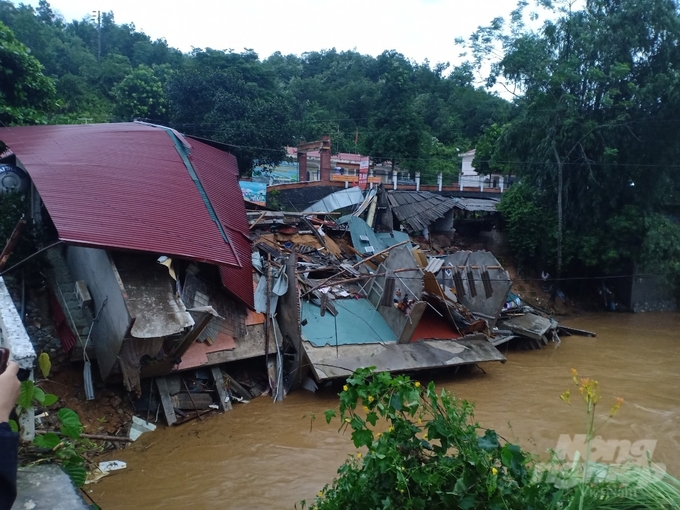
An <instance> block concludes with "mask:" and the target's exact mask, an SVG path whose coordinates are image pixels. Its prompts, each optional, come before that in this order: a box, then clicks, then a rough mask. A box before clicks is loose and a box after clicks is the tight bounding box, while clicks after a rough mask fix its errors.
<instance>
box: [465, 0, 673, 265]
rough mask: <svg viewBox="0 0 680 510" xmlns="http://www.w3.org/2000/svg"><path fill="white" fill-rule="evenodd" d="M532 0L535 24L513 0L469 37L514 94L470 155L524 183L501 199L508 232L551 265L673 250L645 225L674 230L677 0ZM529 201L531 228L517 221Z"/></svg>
mask: <svg viewBox="0 0 680 510" xmlns="http://www.w3.org/2000/svg"><path fill="white" fill-rule="evenodd" d="M541 4H542V6H543V7H545V8H547V9H548V13H549V17H548V20H547V21H545V22H544V23H543V24H542V25H541V26H540V28H538V29H535V30H533V29H529V28H528V25H525V24H524V20H525V17H526V16H525V14H524V9H525V8H526V7H527V5H528V4H527V2H524V1H521V2H520V3H519V5H518V8H517V10H516V11H515V12H513V14H512V16H511V18H510V20H509V22H507V23H506V22H505V21H504V20H502V19H496V20H494V22H493V23H492V24H491V25H490V26H488V27H484V28H481V29H480V30H479V31H478V32H476V33H475V34H474V35H473V36H472V38H471V40H470V46H471V49H472V51H473V54H474V56H475V58H476V61H477V63H478V64H480V65H481V63H482V62H484V61H487V59H492V60H493V59H495V58H496V55H497V54H498V49H499V48H502V52H503V53H502V58H501V59H500V61H496V63H495V64H494V65H493V66H492V72H491V74H490V76H489V83H490V84H491V83H496V82H497V81H501V82H504V83H505V84H506V86H507V87H508V88H510V89H513V90H516V91H517V92H518V93H520V94H521V95H518V96H517V97H516V99H515V101H514V104H513V112H512V118H511V121H510V122H507V123H505V124H504V125H499V126H492V128H490V129H489V130H487V132H486V133H485V135H484V136H483V137H482V140H481V141H480V146H479V151H480V152H479V154H478V155H477V161H476V164H477V165H478V166H479V167H480V168H482V169H485V168H486V167H493V168H495V169H500V170H504V171H508V172H514V173H516V174H517V175H518V176H520V178H521V180H522V182H523V183H524V184H525V186H526V187H527V188H526V189H524V190H523V191H521V192H520V191H518V192H517V193H514V194H513V193H511V194H508V195H507V196H506V197H505V198H504V202H505V203H504V204H503V210H504V212H505V213H506V217H507V218H508V219H509V231H510V238H511V242H512V243H513V245H514V248H515V250H516V251H517V252H518V253H520V255H521V257H522V258H524V259H525V260H533V261H534V262H537V263H541V264H547V265H549V266H551V267H553V268H554V267H556V266H557V265H558V264H559V260H560V258H561V261H562V267H563V269H565V270H566V271H567V272H568V273H571V274H576V273H579V274H582V273H583V272H588V271H591V272H596V273H599V274H603V273H609V274H617V273H618V274H622V273H623V274H625V273H630V271H631V270H632V269H633V267H634V266H635V265H636V264H648V265H652V266H656V267H660V266H661V264H660V261H662V260H663V258H660V257H662V256H676V255H677V254H675V255H674V254H673V253H671V251H672V250H671V251H669V248H670V247H666V248H661V247H659V245H658V242H657V241H658V240H659V237H658V236H657V237H656V239H657V241H653V240H652V239H648V238H649V236H653V235H654V234H653V232H654V231H655V230H658V229H659V228H662V229H665V232H666V235H670V236H671V237H673V236H676V237H677V235H678V233H680V231H679V230H678V227H677V225H676V224H675V223H674V222H673V221H664V220H663V219H662V218H663V217H664V216H666V217H667V218H668V217H672V216H673V215H674V214H677V211H678V206H680V194H679V191H680V185H679V182H678V179H677V160H678V156H679V155H680V154H679V151H680V146H679V145H678V144H677V143H676V141H677V140H678V137H679V136H680V123H678V122H677V119H678V113H679V112H680V94H678V92H680V73H678V68H677V63H678V62H679V61H680V48H679V47H678V45H677V40H678V37H680V15H679V13H678V5H677V3H676V2H675V1H673V0H647V1H645V2H638V1H635V0H614V1H609V0H587V1H586V2H585V3H584V4H582V5H581V4H573V3H571V2H566V1H565V2H562V1H555V2H551V1H545V2H541ZM577 6H579V8H578V10H577V9H576V7H577ZM532 17H535V15H534V16H532ZM534 26H535V23H534ZM560 199H561V201H562V205H561V207H560ZM560 209H561V214H562V221H560ZM537 211H542V214H541V215H540V226H539V227H540V228H534V229H531V228H526V226H527V225H528V224H530V225H533V224H535V223H536V219H532V218H531V216H533V215H535V214H536V213H537ZM662 225H663V226H662ZM650 229H651V230H650ZM652 246H655V248H652ZM675 260H676V261H677V260H678V259H677V258H676V259H675ZM667 269H671V268H670V267H668V268H667ZM558 272H559V268H558Z"/></svg>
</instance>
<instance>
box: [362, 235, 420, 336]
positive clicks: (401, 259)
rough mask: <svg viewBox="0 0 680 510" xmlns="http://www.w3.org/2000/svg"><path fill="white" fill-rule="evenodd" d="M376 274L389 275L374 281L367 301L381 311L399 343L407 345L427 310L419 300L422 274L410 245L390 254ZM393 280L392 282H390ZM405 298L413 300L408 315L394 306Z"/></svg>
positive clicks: (394, 250) (373, 279) (396, 249)
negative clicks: (397, 270) (400, 270)
mask: <svg viewBox="0 0 680 510" xmlns="http://www.w3.org/2000/svg"><path fill="white" fill-rule="evenodd" d="M409 267H412V268H413V270H412V271H403V272H399V273H391V272H392V271H393V270H395V269H405V268H409ZM377 273H388V276H378V277H375V278H372V279H371V283H370V286H369V289H368V292H367V296H368V300H369V301H370V302H371V304H372V305H373V306H374V307H376V308H377V309H378V311H379V312H380V315H382V317H383V318H384V319H385V322H387V324H388V325H389V326H390V328H391V329H392V331H394V334H395V335H396V336H397V342H398V343H408V342H409V341H410V340H411V336H412V335H413V332H414V331H415V328H416V326H417V325H418V322H419V321H420V318H421V317H422V315H423V313H424V312H425V308H426V307H427V305H426V304H425V303H424V302H423V301H421V300H420V299H421V296H422V295H423V275H422V273H421V271H420V269H419V267H418V264H417V263H416V260H415V258H414V256H413V253H411V250H410V249H409V248H408V247H407V246H400V247H398V248H394V249H393V250H392V251H390V254H389V256H388V257H387V259H386V260H385V262H384V263H382V264H381V265H380V266H379V267H378V270H377ZM390 273H391V274H390ZM390 280H392V281H393V283H390ZM404 299H406V300H408V301H412V303H411V304H410V305H409V306H408V309H407V310H406V312H405V311H402V310H400V309H399V308H397V307H396V306H395V304H396V303H398V302H402V301H403V300H404Z"/></svg>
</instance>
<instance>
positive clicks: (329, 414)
mask: <svg viewBox="0 0 680 510" xmlns="http://www.w3.org/2000/svg"><path fill="white" fill-rule="evenodd" d="M324 415H325V416H326V423H330V422H331V420H332V419H333V418H335V416H336V414H335V411H334V410H333V409H328V410H326V411H325V412H324Z"/></svg>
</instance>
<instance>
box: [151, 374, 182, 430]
mask: <svg viewBox="0 0 680 510" xmlns="http://www.w3.org/2000/svg"><path fill="white" fill-rule="evenodd" d="M156 387H158V393H159V394H160V396H161V404H163V413H164V414H165V421H167V422H168V425H169V426H170V425H173V424H174V423H175V422H177V415H176V414H175V408H174V406H173V405H172V398H171V397H170V391H169V390H168V383H167V381H166V380H165V377H157V378H156Z"/></svg>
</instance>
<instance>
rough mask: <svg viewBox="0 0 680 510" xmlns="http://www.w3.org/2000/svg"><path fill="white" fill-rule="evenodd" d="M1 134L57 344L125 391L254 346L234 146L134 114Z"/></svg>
mask: <svg viewBox="0 0 680 510" xmlns="http://www.w3.org/2000/svg"><path fill="white" fill-rule="evenodd" d="M0 131H2V132H1V133H0V137H1V138H2V139H3V141H4V142H5V143H6V144H7V146H8V148H9V150H10V152H8V153H7V154H6V155H5V157H4V159H3V163H6V164H10V165H13V167H14V168H15V172H16V174H17V175H20V176H21V178H22V179H24V180H26V181H28V183H27V184H28V185H24V188H25V189H26V192H25V193H26V197H27V199H28V200H30V203H31V216H32V218H31V219H32V220H33V221H34V222H36V223H40V224H42V227H43V229H44V230H45V231H46V232H47V233H48V235H49V236H50V237H52V238H56V243H54V245H52V247H51V248H50V249H49V250H48V251H47V257H48V260H49V261H50V263H51V266H52V270H51V271H49V274H48V275H47V276H48V281H49V283H50V284H51V285H50V287H51V294H52V298H53V299H51V305H52V306H51V308H52V314H53V315H54V316H55V322H57V326H58V327H57V331H58V333H59V336H60V338H61V340H62V347H63V348H64V350H65V351H71V352H76V353H77V354H76V355H75V356H76V357H77V356H83V359H85V360H86V363H89V361H90V359H91V358H96V360H97V365H98V367H99V371H100V375H101V378H102V379H103V380H104V381H116V380H120V381H122V382H124V384H125V386H126V388H127V389H128V390H130V391H132V392H133V393H136V394H137V395H139V394H141V383H140V381H141V379H143V378H146V377H155V378H162V376H164V375H168V374H171V373H174V372H182V371H187V370H191V369H196V368H201V367H212V366H215V365H219V364H221V363H224V362H227V361H234V360H241V359H247V358H252V357H256V356H263V355H264V354H265V350H266V348H265V345H264V330H265V324H264V323H265V318H264V316H263V315H262V314H257V313H255V312H253V310H252V308H253V306H254V298H253V269H252V262H251V246H250V241H249V237H248V236H249V228H248V223H247V220H246V215H245V208H244V204H243V200H242V198H241V194H240V191H239V187H238V168H237V165H236V158H235V157H234V156H233V155H231V154H229V153H226V152H223V151H221V150H219V149H217V148H214V147H211V146H209V145H207V144H205V143H202V142H200V141H198V140H195V139H191V138H189V137H185V136H183V135H181V134H179V133H178V132H176V131H174V130H172V129H167V128H163V127H160V126H153V125H148V124H143V123H124V124H102V125H92V124H90V125H71V126H30V127H15V128H11V129H8V128H5V129H2V130H0ZM214 376H215V385H216V387H217V389H219V390H222V389H223V384H222V378H221V374H220V373H219V371H217V372H214ZM86 379H87V377H86ZM218 379H219V381H218ZM87 383H88V381H87V380H86V387H87ZM218 404H219V405H220V406H221V407H224V405H225V402H224V399H222V398H220V399H219V402H218ZM170 411H172V409H170ZM166 414H167V413H166Z"/></svg>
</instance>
